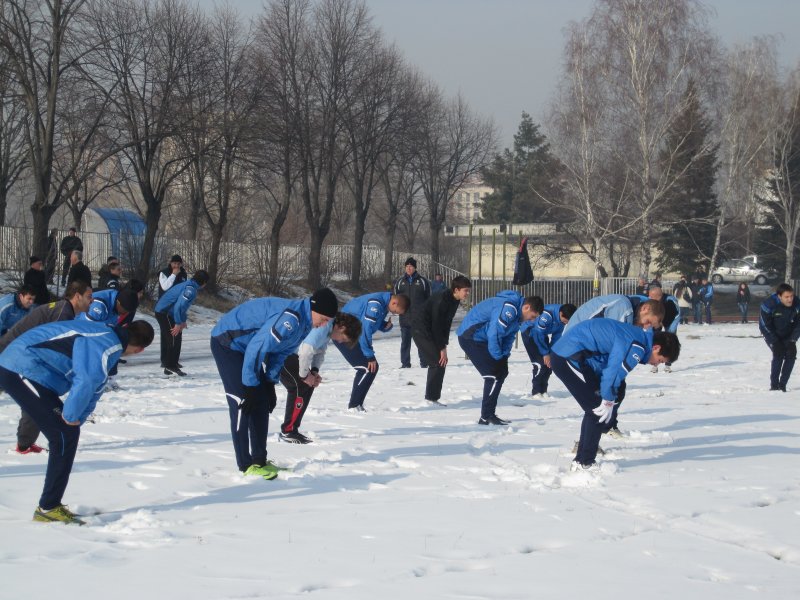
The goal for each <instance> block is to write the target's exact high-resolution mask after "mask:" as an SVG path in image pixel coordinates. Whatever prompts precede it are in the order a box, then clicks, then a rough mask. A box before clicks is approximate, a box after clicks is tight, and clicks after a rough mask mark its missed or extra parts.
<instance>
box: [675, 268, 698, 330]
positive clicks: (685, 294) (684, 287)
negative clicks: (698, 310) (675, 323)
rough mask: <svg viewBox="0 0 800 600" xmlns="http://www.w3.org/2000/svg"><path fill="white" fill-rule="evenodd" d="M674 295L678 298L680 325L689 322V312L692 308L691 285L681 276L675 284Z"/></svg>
mask: <svg viewBox="0 0 800 600" xmlns="http://www.w3.org/2000/svg"><path fill="white" fill-rule="evenodd" d="M674 295H675V297H676V298H677V299H678V308H679V309H680V311H681V316H680V322H681V325H688V324H689V312H690V311H691V310H692V306H693V304H692V297H693V294H692V287H691V286H690V285H689V283H688V282H687V281H686V279H685V278H681V282H680V283H678V285H676V286H675V292H674Z"/></svg>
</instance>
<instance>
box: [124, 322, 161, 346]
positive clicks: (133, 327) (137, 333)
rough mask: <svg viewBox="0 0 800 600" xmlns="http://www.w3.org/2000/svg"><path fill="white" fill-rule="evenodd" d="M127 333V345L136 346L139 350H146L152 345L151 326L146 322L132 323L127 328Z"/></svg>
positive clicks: (153, 335)
mask: <svg viewBox="0 0 800 600" xmlns="http://www.w3.org/2000/svg"><path fill="white" fill-rule="evenodd" d="M127 331H128V345H129V346H138V347H139V348H147V347H148V346H149V345H150V344H152V343H153V337H155V333H154V332H153V326H152V325H150V323H148V322H147V321H142V320H139V321H134V322H133V323H131V324H130V325H128V328H127Z"/></svg>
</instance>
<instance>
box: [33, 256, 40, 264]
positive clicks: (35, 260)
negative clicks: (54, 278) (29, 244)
mask: <svg viewBox="0 0 800 600" xmlns="http://www.w3.org/2000/svg"><path fill="white" fill-rule="evenodd" d="M40 260H42V259H41V258H39V257H38V256H31V264H33V263H37V262H39V261H40Z"/></svg>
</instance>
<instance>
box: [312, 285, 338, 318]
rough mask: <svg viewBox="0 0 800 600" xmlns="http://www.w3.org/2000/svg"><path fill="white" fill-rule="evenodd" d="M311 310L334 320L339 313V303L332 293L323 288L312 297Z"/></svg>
mask: <svg viewBox="0 0 800 600" xmlns="http://www.w3.org/2000/svg"><path fill="white" fill-rule="evenodd" d="M311 310H313V311H314V312H316V313H319V314H321V315H325V316H326V317H330V318H331V319H332V318H333V317H335V316H336V313H337V312H339V301H338V300H337V299H336V295H335V294H334V293H333V292H332V291H330V290H329V289H328V288H322V289H321V290H317V291H316V292H314V294H313V295H312V296H311Z"/></svg>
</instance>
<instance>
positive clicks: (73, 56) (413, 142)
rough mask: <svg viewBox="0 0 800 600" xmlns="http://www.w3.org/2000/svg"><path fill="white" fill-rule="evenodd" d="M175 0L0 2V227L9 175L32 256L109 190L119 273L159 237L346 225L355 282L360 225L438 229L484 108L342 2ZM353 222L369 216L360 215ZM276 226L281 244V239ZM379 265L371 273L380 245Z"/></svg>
mask: <svg viewBox="0 0 800 600" xmlns="http://www.w3.org/2000/svg"><path fill="white" fill-rule="evenodd" d="M233 6H235V5H231V4H229V5H224V6H220V7H218V8H216V9H215V10H214V11H213V12H210V13H206V12H204V11H202V10H200V9H199V8H198V7H197V6H195V5H193V4H191V3H190V2H188V1H187V0H3V2H2V3H0V224H4V222H5V216H6V206H7V203H8V199H9V197H10V194H11V193H12V192H13V190H14V188H15V186H20V185H21V182H28V184H29V185H30V187H31V194H30V196H31V198H30V200H29V209H30V215H31V221H32V227H33V244H34V246H33V248H32V251H33V252H34V253H37V254H38V253H42V255H43V253H44V251H45V244H46V238H47V233H48V229H49V226H50V220H51V218H52V217H53V215H54V213H55V212H56V211H57V210H58V209H59V208H61V207H62V206H68V207H69V209H70V211H71V213H72V215H73V216H74V218H75V221H76V223H78V224H79V223H80V219H81V216H82V215H83V213H84V212H85V210H86V209H87V208H88V207H89V206H90V205H91V203H92V202H94V201H96V200H97V199H98V198H101V197H102V198H110V197H114V198H123V199H126V200H127V202H128V204H129V205H131V206H134V207H136V208H137V209H138V211H139V212H140V214H141V215H142V217H143V219H144V221H145V223H146V233H145V235H144V242H143V248H142V252H141V256H140V259H139V264H138V265H135V274H136V275H137V276H139V277H146V276H147V275H148V274H149V273H150V271H151V264H152V261H153V253H154V248H155V241H156V235H157V233H158V232H159V231H164V230H168V231H170V232H171V233H173V234H175V233H178V234H183V236H184V237H188V238H190V239H195V238H200V237H203V238H204V239H208V240H210V247H211V249H210V252H209V264H208V265H207V267H208V271H209V273H210V274H211V278H212V281H211V285H212V287H213V286H214V285H215V284H216V281H217V275H218V272H219V269H218V267H219V265H218V264H217V260H218V256H219V247H220V244H221V243H222V242H223V241H224V240H226V239H231V240H236V241H258V242H261V241H264V240H268V241H269V247H270V252H269V255H268V256H269V265H268V269H267V270H268V276H267V288H268V290H269V288H270V287H277V285H278V282H279V279H280V269H281V265H280V264H279V260H278V257H279V253H278V251H277V249H278V247H279V245H280V244H281V243H282V242H283V243H285V242H286V241H291V242H295V243H296V242H298V241H302V242H304V243H307V244H308V245H309V248H310V252H309V262H308V271H309V272H308V283H309V285H311V286H312V287H316V286H319V285H320V283H321V279H322V275H323V274H322V273H321V260H320V257H321V249H322V246H323V243H324V242H325V241H326V239H330V237H331V236H341V235H342V231H343V230H346V231H347V233H348V234H349V235H350V239H351V241H352V243H353V245H354V248H355V249H356V251H355V252H354V254H353V264H352V282H353V284H354V285H356V286H358V285H359V284H360V272H361V261H362V254H361V249H362V247H363V245H364V244H365V243H367V241H368V239H367V238H368V229H370V230H377V229H379V230H380V232H379V234H377V233H376V234H373V239H380V240H381V241H383V243H384V244H385V247H386V248H387V249H391V248H392V247H393V246H394V241H395V238H396V236H398V235H402V236H403V237H404V240H405V241H406V242H407V243H410V245H411V248H410V249H413V244H414V241H415V238H416V236H417V234H418V233H419V231H420V228H421V227H422V226H423V224H427V234H428V238H429V239H428V243H429V246H430V251H431V254H432V256H433V259H434V260H439V256H440V253H441V250H440V232H441V230H442V225H443V223H444V222H445V220H446V219H447V210H448V204H449V203H450V200H451V198H452V195H453V193H454V192H455V190H456V189H458V187H460V185H461V184H462V183H463V182H464V181H465V180H467V179H468V178H470V177H472V176H474V175H475V174H476V173H478V170H479V169H480V167H481V166H482V165H483V164H485V163H486V161H487V160H488V157H489V155H490V154H491V152H493V150H494V147H495V145H496V142H495V140H496V131H495V127H494V125H493V123H492V122H491V120H490V119H486V118H484V117H482V116H480V115H478V114H476V113H475V112H474V111H473V110H472V109H471V108H470V107H469V105H468V103H467V102H466V101H465V99H464V98H463V97H461V96H456V97H455V98H449V97H446V95H445V94H443V92H442V91H441V89H439V87H438V86H437V85H436V84H435V83H434V82H432V81H430V80H429V79H427V78H426V77H425V76H423V75H422V74H421V73H420V72H419V70H418V69H417V68H415V67H414V66H413V65H410V64H408V62H407V61H406V60H405V59H404V58H403V56H402V54H401V53H400V52H399V51H398V49H397V48H395V47H394V46H392V45H391V44H389V43H388V42H387V41H386V40H385V39H384V37H383V36H382V34H381V32H380V30H379V29H378V28H377V27H376V26H375V24H374V23H373V22H372V19H371V17H370V14H369V11H368V10H367V8H366V5H365V4H364V2H361V1H357V0H317V1H313V2H312V1H311V0H273V1H272V2H269V3H267V4H266V5H265V7H264V9H263V11H262V13H261V14H260V15H258V16H256V17H255V18H253V19H250V20H247V19H244V18H242V17H241V16H240V15H239V14H237V13H236V11H235V10H234V8H233ZM368 226H369V227H368ZM287 238H291V239H287ZM386 254H387V259H386V265H385V270H386V275H387V277H390V276H391V273H390V271H391V268H392V267H391V252H387V253H386Z"/></svg>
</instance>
